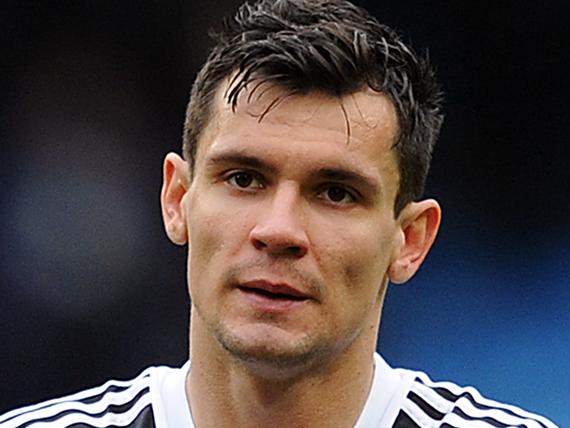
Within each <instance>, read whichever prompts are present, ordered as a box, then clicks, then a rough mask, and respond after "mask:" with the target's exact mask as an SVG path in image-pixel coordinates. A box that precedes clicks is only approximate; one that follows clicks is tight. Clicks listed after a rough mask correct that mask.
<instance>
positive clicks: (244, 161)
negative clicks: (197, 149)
mask: <svg viewBox="0 0 570 428" xmlns="http://www.w3.org/2000/svg"><path fill="white" fill-rule="evenodd" d="M214 164H237V165H243V166H248V167H250V168H255V169H262V170H264V171H267V172H271V173H275V172H277V168H276V167H275V166H273V165H270V164H269V163H267V162H264V161H262V160H261V159H259V158H258V157H255V156H249V155H245V154H243V153H241V152H225V153H219V154H215V155H213V156H211V157H209V158H207V159H206V165H214Z"/></svg>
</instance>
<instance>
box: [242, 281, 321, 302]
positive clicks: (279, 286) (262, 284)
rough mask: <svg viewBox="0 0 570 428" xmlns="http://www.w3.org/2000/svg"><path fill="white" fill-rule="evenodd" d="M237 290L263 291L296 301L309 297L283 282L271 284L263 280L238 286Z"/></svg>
mask: <svg viewBox="0 0 570 428" xmlns="http://www.w3.org/2000/svg"><path fill="white" fill-rule="evenodd" d="M239 288H246V289H249V290H263V291H266V292H268V293H271V294H282V295H285V296H291V297H295V298H298V299H308V298H309V297H310V296H308V295H307V294H305V293H303V292H302V291H300V290H297V289H296V288H295V287H293V286H291V285H289V284H285V283H283V282H271V281H268V280H265V279H257V280H253V281H247V282H244V283H241V284H240V285H239Z"/></svg>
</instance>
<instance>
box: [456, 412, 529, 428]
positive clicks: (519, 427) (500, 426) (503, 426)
mask: <svg viewBox="0 0 570 428" xmlns="http://www.w3.org/2000/svg"><path fill="white" fill-rule="evenodd" d="M452 412H453V413H455V414H456V415H458V416H459V417H461V418H463V419H465V420H468V421H483V422H486V423H488V424H489V425H492V426H494V427H497V428H528V425H526V424H524V425H522V424H518V425H512V424H505V423H503V422H500V421H498V420H497V419H495V418H493V417H491V416H484V417H476V416H469V415H468V414H467V413H465V412H464V411H463V410H461V409H460V408H459V407H454V408H453V410H452ZM526 419H527V420H528V418H526Z"/></svg>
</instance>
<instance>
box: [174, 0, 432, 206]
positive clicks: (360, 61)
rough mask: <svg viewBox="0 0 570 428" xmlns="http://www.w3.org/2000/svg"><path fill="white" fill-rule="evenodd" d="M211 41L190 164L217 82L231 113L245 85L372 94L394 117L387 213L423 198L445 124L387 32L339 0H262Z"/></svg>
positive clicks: (195, 96)
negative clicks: (393, 189)
mask: <svg viewBox="0 0 570 428" xmlns="http://www.w3.org/2000/svg"><path fill="white" fill-rule="evenodd" d="M217 38H218V40H217V44H216V46H215V47H214V49H213V50H212V52H211V54H210V56H209V58H208V60H207V62H206V64H205V65H204V67H203V68H202V70H201V71H200V73H199V74H198V76H197V78H196V81H195V82H194V85H193V88H192V93H191V99H190V103H189V106H188V111H187V115H186V123H185V127H184V143H183V151H184V156H185V158H186V160H187V161H189V163H190V167H191V168H192V167H193V165H194V162H195V156H196V152H197V147H198V141H199V140H200V137H201V135H202V133H203V132H204V130H205V128H206V127H207V126H208V124H209V122H210V120H211V119H212V115H213V114H214V108H213V102H214V97H215V93H216V91H217V89H218V88H219V87H220V85H221V84H222V82H223V81H224V80H227V79H232V85H231V87H230V89H229V90H228V91H227V93H226V94H225V98H226V99H227V101H228V102H229V103H231V104H232V106H233V107H234V108H235V106H236V103H237V100H238V96H239V94H240V93H241V92H242V91H243V90H244V89H245V88H248V89H249V94H250V95H249V96H250V97H252V96H253V95H254V93H255V91H256V90H255V88H256V85H258V84H261V83H263V82H270V83H272V84H275V85H277V86H279V87H281V88H282V89H284V90H285V92H286V93H287V94H298V95H303V94H309V93H315V92H317V93H324V94H327V95H331V96H335V97H342V96H345V95H349V94H352V93H355V92H357V91H360V90H363V89H365V88H371V89H373V90H374V91H377V92H381V93H383V94H385V95H387V96H388V97H389V99H390V100H391V101H392V103H393V104H394V106H395V108H396V112H397V115H398V134H397V137H396V139H395V141H394V144H393V145H394V150H395V151H396V153H397V159H398V166H399V173H400V186H399V191H398V195H397V197H396V199H395V201H394V212H395V215H397V214H398V213H399V212H400V210H401V209H402V208H403V207H404V206H405V205H406V204H407V203H408V202H410V201H413V200H417V199H418V198H419V197H420V196H421V195H422V193H423V189H424V185H425V180H426V176H427V173H428V169H429V164H430V160H431V153H432V149H433V145H434V144H435V141H436V139H437V136H438V134H439V130H440V127H441V124H442V121H443V115H442V112H441V91H440V89H439V86H438V84H437V82H436V80H435V77H434V74H433V70H432V69H431V67H430V65H429V63H428V61H427V58H423V57H421V56H419V55H417V54H416V53H414V51H413V50H412V49H411V48H410V47H409V46H406V45H405V44H404V43H403V42H402V41H401V40H400V38H399V37H398V35H397V34H396V33H395V32H394V31H393V30H392V29H390V28H389V27H387V26H385V25H381V24H379V23H378V22H377V21H376V19H374V18H373V17H372V16H370V15H369V14H368V13H367V12H366V11H364V10H363V9H360V8H358V7H356V6H354V5H352V4H351V3H348V2H346V1H343V0H262V1H260V2H257V3H255V4H254V5H250V4H244V5H243V6H242V7H241V8H240V9H239V10H238V12H237V14H236V16H235V17H234V18H233V19H231V20H228V21H226V25H225V27H224V29H223V31H222V32H220V33H219V34H218V37H217ZM279 101H280V100H278V99H277V100H275V104H272V105H270V106H269V107H268V110H270V109H271V108H273V107H274V106H275V105H277V103H278V102H279ZM263 116H264V115H262V116H261V117H260V120H261V119H262V118H263ZM347 141H348V142H350V124H349V122H347ZM191 174H192V173H191Z"/></svg>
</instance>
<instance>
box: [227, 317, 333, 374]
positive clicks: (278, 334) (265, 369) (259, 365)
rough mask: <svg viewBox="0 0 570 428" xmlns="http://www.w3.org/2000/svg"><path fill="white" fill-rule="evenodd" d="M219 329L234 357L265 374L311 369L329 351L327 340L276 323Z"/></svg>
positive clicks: (257, 371)
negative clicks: (326, 344)
mask: <svg viewBox="0 0 570 428" xmlns="http://www.w3.org/2000/svg"><path fill="white" fill-rule="evenodd" d="M217 333H218V334H216V338H217V340H218V342H219V343H220V345H221V346H222V347H223V348H224V349H225V350H226V351H227V352H228V353H229V354H230V355H231V356H232V357H233V358H235V359H237V360H238V361H239V362H241V363H243V364H244V365H245V366H246V367H250V368H252V369H255V372H256V374H259V375H261V376H263V374H264V373H265V374H266V375H269V376H275V375H278V376H279V375H284V374H291V372H293V373H294V372H303V371H306V370H309V369H311V368H312V367H314V366H315V365H316V364H318V363H319V362H320V361H322V360H323V358H324V357H325V355H327V354H328V353H329V352H327V348H328V347H327V346H324V343H322V342H320V341H319V340H318V339H316V338H314V337H311V336H310V335H307V334H303V335H300V336H295V335H294V334H291V333H289V332H287V331H284V330H282V329H280V328H278V327H274V326H259V325H258V326H255V328H252V327H251V326H250V327H249V328H242V329H241V330H238V331H230V330H227V329H224V331H218V332H217Z"/></svg>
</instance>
